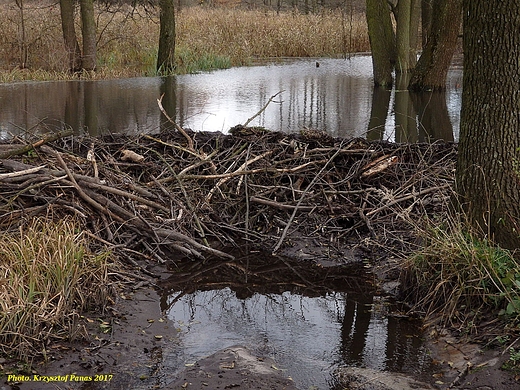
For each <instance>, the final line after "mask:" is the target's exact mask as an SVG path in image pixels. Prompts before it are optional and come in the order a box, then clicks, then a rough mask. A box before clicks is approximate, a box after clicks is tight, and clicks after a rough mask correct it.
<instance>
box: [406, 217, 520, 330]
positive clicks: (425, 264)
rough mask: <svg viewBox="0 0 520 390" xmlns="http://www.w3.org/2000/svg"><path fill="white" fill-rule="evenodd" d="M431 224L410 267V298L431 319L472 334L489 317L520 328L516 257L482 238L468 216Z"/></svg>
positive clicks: (423, 232)
mask: <svg viewBox="0 0 520 390" xmlns="http://www.w3.org/2000/svg"><path fill="white" fill-rule="evenodd" d="M427 225H428V227H427V228H419V229H420V232H421V233H420V235H421V239H422V242H421V248H420V249H419V250H418V251H417V252H416V253H414V254H413V255H411V256H410V257H409V258H408V259H407V260H406V263H405V271H404V274H403V292H404V295H405V297H406V299H407V300H408V301H410V302H413V303H414V304H415V309H416V310H419V311H422V312H424V313H425V314H426V315H427V316H430V317H431V316H438V317H439V318H440V319H441V321H442V323H443V324H444V325H451V326H458V327H464V328H465V329H466V331H467V332H471V331H473V330H475V329H476V327H477V326H478V324H479V322H480V321H481V319H482V318H484V316H489V315H490V314H491V315H492V316H495V317H500V318H501V319H503V320H504V323H505V324H506V326H510V327H515V326H517V325H518V324H519V323H520V262H519V261H518V260H517V259H516V258H515V257H514V256H513V254H512V253H511V252H510V251H508V250H505V249H502V248H500V247H498V246H496V245H495V244H494V243H493V242H491V241H490V240H488V239H482V238H480V237H481V235H479V234H476V233H474V232H473V231H472V230H471V229H469V228H468V226H469V223H468V222H467V221H465V220H464V216H463V214H452V213H449V214H448V218H446V217H444V219H443V220H442V221H441V222H438V221H431V222H430V223H429V224H427ZM471 328H474V329H471Z"/></svg>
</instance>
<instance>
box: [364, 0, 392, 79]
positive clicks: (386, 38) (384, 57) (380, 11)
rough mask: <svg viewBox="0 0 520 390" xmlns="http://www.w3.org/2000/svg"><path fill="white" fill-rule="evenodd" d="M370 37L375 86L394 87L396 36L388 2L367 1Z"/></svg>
mask: <svg viewBox="0 0 520 390" xmlns="http://www.w3.org/2000/svg"><path fill="white" fill-rule="evenodd" d="M366 15H367V24H368V36H369V38H370V47H371V50H372V65H373V69H374V71H373V72H374V85H375V86H381V87H384V88H390V87H392V83H393V80H392V71H393V69H394V63H395V60H396V47H395V34H394V30H393V27H392V20H391V18H390V9H389V8H388V4H387V1H386V0H367V1H366Z"/></svg>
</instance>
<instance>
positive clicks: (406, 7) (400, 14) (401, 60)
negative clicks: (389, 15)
mask: <svg viewBox="0 0 520 390" xmlns="http://www.w3.org/2000/svg"><path fill="white" fill-rule="evenodd" d="M419 17H420V2H419V0H399V2H398V3H397V30H396V44H397V63H396V66H395V70H396V72H398V73H407V72H408V71H410V70H411V69H413V68H414V67H415V64H416V62H417V43H418V39H419Z"/></svg>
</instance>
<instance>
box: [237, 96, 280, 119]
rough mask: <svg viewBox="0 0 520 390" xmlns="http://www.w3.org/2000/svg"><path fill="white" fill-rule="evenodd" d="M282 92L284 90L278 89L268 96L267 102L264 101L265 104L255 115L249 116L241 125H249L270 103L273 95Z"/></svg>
mask: <svg viewBox="0 0 520 390" xmlns="http://www.w3.org/2000/svg"><path fill="white" fill-rule="evenodd" d="M282 92H284V91H283V90H282V91H279V92H277V93H275V94H274V95H273V96H271V97H270V98H269V100H268V101H267V103H265V105H264V106H263V107H262V108H261V109H260V111H258V112H257V113H256V114H255V115H253V116H252V117H251V118H249V119H248V120H247V121H246V123H244V124H243V125H242V126H243V127H247V125H249V124H250V123H251V122H252V121H253V120H254V119H255V118H256V117H257V116H259V115H260V114H261V113H262V112H264V111H265V109H266V108H267V106H269V104H271V102H272V101H273V99H274V98H275V97H277V96H278V95H279V94H281V93H282Z"/></svg>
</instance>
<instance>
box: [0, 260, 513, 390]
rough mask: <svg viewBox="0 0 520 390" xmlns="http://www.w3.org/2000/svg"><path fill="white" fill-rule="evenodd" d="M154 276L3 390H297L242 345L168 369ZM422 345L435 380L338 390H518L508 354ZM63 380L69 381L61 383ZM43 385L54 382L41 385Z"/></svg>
mask: <svg viewBox="0 0 520 390" xmlns="http://www.w3.org/2000/svg"><path fill="white" fill-rule="evenodd" d="M390 263H392V262H391V261H390ZM387 266H388V265H387ZM332 269H333V268H332ZM151 271H153V272H154V273H155V274H157V275H159V276H160V279H159V280H157V281H156V282H157V283H154V284H145V285H141V286H137V288H135V289H133V288H130V289H127V290H126V291H121V292H120V294H119V297H118V299H117V303H116V304H115V305H114V306H113V307H110V308H109V313H110V315H108V316H106V315H105V316H102V315H100V313H97V314H96V313H90V314H89V317H88V320H85V325H86V326H87V328H88V331H89V334H90V342H88V343H79V342H78V343H73V344H70V343H63V344H55V345H51V346H50V347H49V356H48V357H49V359H50V362H49V363H48V364H36V365H34V367H33V369H32V371H30V372H27V371H26V372H25V373H23V372H22V373H20V374H19V375H25V378H23V379H21V378H20V377H19V378H17V379H18V380H10V381H8V380H7V379H8V378H7V377H5V376H4V377H3V378H2V382H1V385H0V389H2V390H4V389H5V390H7V389H11V390H15V389H20V390H29V389H35V390H36V389H41V390H46V389H53V390H56V389H63V390H65V389H82V390H87V389H96V390H97V389H136V390H140V389H143V390H144V389H172V390H174V389H175V390H182V389H197V390H198V389H234V388H237V389H259V390H270V389H273V390H274V389H280V390H281V389H287V390H293V389H294V390H296V389H297V387H296V386H295V385H294V383H293V382H292V380H291V378H289V377H287V374H285V373H284V371H283V369H281V368H280V367H279V365H277V362H276V361H274V360H272V359H271V358H270V357H268V356H259V355H255V354H254V353H253V352H251V351H249V350H247V349H246V348H245V347H243V346H240V345H237V346H234V347H230V348H226V349H225V350H221V351H219V352H217V353H215V354H214V355H211V356H208V357H206V358H204V359H201V360H199V361H197V362H186V364H185V366H184V367H171V366H170V365H168V362H167V361H165V360H164V359H163V355H162V352H163V347H164V346H165V343H176V342H177V333H178V329H177V328H176V327H175V325H174V324H172V323H171V322H170V321H169V320H168V319H167V318H166V317H165V316H164V313H163V312H162V311H161V304H163V303H162V302H161V298H160V296H159V295H158V294H157V287H158V286H159V285H160V284H161V280H163V281H165V280H168V278H170V277H171V273H170V272H169V271H168V270H167V269H165V268H163V267H159V266H155V267H153V269H151ZM380 274H381V275H388V273H385V272H382V273H381V272H380ZM380 282H382V283H380V284H379V285H386V286H389V285H393V283H397V281H396V280H395V279H393V280H392V279H390V278H386V279H385V280H380ZM141 284H142V283H141ZM101 318H102V319H103V321H106V322H109V323H110V331H109V332H108V333H107V332H106V328H105V327H101V326H100V323H101V321H100V319H101ZM425 340H426V342H427V345H428V348H429V349H430V350H431V354H432V359H433V361H434V369H433V371H432V372H431V373H430V374H429V375H430V380H427V381H425V380H424V379H423V380H422V381H417V382H416V381H415V380H414V378H410V377H406V376H403V375H399V374H389V373H385V374H384V375H383V376H381V373H379V372H372V371H371V370H365V371H362V372H359V371H355V370H357V369H346V371H345V372H342V373H341V374H340V375H339V378H342V380H343V382H341V380H338V384H337V386H336V387H335V388H334V390H339V389H364V390H367V389H371V390H406V389H468V390H469V389H472V390H477V389H478V390H490V389H492V390H511V389H516V388H520V382H518V379H519V378H518V377H515V375H514V374H513V373H511V372H508V371H504V370H503V369H502V368H501V367H502V366H503V364H504V363H506V362H507V360H508V355H507V354H503V353H502V351H503V349H484V348H482V346H479V345H476V344H472V343H467V342H464V341H463V340H462V339H460V338H457V337H455V336H452V335H451V334H450V332H449V330H447V329H442V330H436V328H434V327H432V328H429V329H426V330H425ZM2 365H3V369H4V373H5V372H6V371H12V372H14V371H15V370H16V368H17V367H16V366H12V365H10V364H9V362H8V361H4V362H3V363H2ZM351 370H354V371H351ZM66 375H69V377H66V379H64V378H63V376H66ZM56 376H62V378H55V377H56ZM46 378H48V379H50V380H51V381H52V382H50V383H45V382H43V380H45V379H46ZM20 379H21V380H20ZM54 380H55V381H54ZM347 382H348V383H347ZM300 390H303V389H300Z"/></svg>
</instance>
